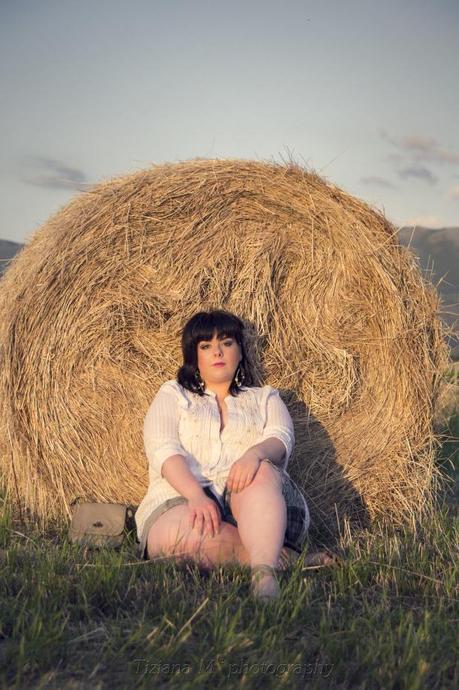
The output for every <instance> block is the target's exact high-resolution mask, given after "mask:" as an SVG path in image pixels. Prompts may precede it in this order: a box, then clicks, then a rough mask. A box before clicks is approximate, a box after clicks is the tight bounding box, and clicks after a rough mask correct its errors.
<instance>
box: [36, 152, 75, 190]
mask: <svg viewBox="0 0 459 690" xmlns="http://www.w3.org/2000/svg"><path fill="white" fill-rule="evenodd" d="M23 165H24V166H27V168H28V173H27V174H26V175H23V176H22V181H23V182H25V183H26V184H31V185H34V186H35V187H46V188H47V189H76V190H79V191H84V190H85V189H86V188H87V187H88V186H89V182H88V179H87V177H86V175H85V173H84V172H83V171H82V170H79V169H78V168H73V167H71V166H69V165H66V164H65V163H63V162H62V161H59V160H56V159H55V158H46V157H45V156H30V157H29V158H28V159H27V160H25V161H24V162H23Z"/></svg>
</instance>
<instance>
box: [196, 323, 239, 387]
mask: <svg viewBox="0 0 459 690" xmlns="http://www.w3.org/2000/svg"><path fill="white" fill-rule="evenodd" d="M197 355H198V369H199V373H200V374H201V378H202V380H203V381H204V383H205V384H206V386H207V385H208V384H209V383H227V384H228V386H229V385H230V384H231V381H232V380H233V377H234V374H235V373H236V369H237V366H238V364H239V362H240V361H241V359H242V353H241V348H240V347H239V345H238V342H237V340H235V338H230V337H226V338H223V339H222V340H219V339H218V338H217V333H216V332H214V334H213V337H212V340H200V341H199V343H198V352H197ZM217 362H223V366H215V364H216V363H217Z"/></svg>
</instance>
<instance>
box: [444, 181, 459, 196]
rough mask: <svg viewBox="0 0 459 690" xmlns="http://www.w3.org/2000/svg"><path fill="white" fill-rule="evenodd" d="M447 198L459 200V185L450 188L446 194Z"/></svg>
mask: <svg viewBox="0 0 459 690" xmlns="http://www.w3.org/2000/svg"><path fill="white" fill-rule="evenodd" d="M446 196H447V197H449V198H450V199H459V184H455V185H453V186H452V187H450V188H449V189H448V191H447V193H446Z"/></svg>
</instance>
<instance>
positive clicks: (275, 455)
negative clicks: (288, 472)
mask: <svg viewBox="0 0 459 690" xmlns="http://www.w3.org/2000/svg"><path fill="white" fill-rule="evenodd" d="M246 453H251V454H253V455H254V457H256V458H258V460H264V459H265V458H267V459H268V460H271V462H273V463H274V464H275V465H279V467H285V465H286V462H285V460H284V458H285V446H284V444H283V443H282V441H280V440H279V439H278V438H274V437H272V438H267V439H266V441H262V442H261V443H256V444H255V445H254V446H250V448H249V449H248V450H246V452H245V453H244V455H245V454H246Z"/></svg>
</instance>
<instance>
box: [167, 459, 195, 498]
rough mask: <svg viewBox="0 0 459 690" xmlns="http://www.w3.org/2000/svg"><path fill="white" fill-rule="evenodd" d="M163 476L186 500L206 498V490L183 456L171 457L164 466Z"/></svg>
mask: <svg viewBox="0 0 459 690" xmlns="http://www.w3.org/2000/svg"><path fill="white" fill-rule="evenodd" d="M162 476H163V477H164V478H165V479H167V481H168V482H169V484H170V485H171V486H173V487H174V489H175V490H176V491H178V492H179V494H182V496H185V498H186V499H188V500H189V499H191V498H196V497H197V496H200V495H201V494H202V495H204V496H205V492H204V489H203V488H202V487H201V484H200V483H199V482H198V480H197V479H196V477H194V476H193V474H192V472H191V470H190V468H189V467H188V464H187V462H186V460H185V458H184V457H183V455H171V457H170V458H167V459H166V460H165V461H164V463H163V466H162Z"/></svg>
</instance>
